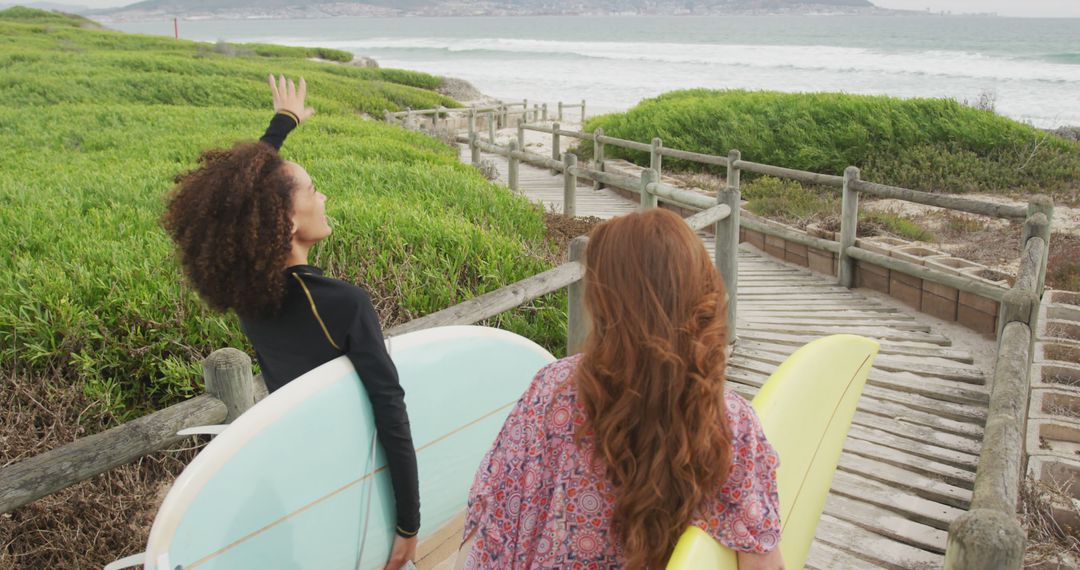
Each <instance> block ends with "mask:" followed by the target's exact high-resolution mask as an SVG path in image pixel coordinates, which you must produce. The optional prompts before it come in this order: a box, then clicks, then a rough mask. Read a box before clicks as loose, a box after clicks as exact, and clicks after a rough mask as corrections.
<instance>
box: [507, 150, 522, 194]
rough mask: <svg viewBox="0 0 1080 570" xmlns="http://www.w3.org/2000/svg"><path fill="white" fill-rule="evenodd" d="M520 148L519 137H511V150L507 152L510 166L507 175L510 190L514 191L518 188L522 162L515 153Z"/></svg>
mask: <svg viewBox="0 0 1080 570" xmlns="http://www.w3.org/2000/svg"><path fill="white" fill-rule="evenodd" d="M519 148H520V146H519V145H518V142H517V139H510V152H508V153H507V164H508V166H507V171H506V177H507V183H508V184H509V186H510V190H512V191H514V192H517V190H518V163H520V162H521V161H520V159H518V157H516V156H514V153H515V152H517V151H518V149H519Z"/></svg>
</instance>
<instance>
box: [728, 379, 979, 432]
mask: <svg viewBox="0 0 1080 570" xmlns="http://www.w3.org/2000/svg"><path fill="white" fill-rule="evenodd" d="M726 376H727V378H728V380H730V381H732V382H734V383H741V384H745V385H748V386H751V388H752V389H753V390H754V393H756V391H757V389H758V386H760V385H761V384H762V383H764V382H765V379H766V378H767V377H766V376H765V375H761V374H759V372H753V371H747V370H739V369H734V368H729V369H728V370H727V372H726ZM860 413H869V415H873V416H877V417H879V418H881V420H880V423H879V424H874V426H876V428H878V429H883V430H885V431H889V432H893V433H895V431H897V430H899V431H901V435H904V434H905V433H906V432H904V430H906V429H907V428H906V426H905V424H910V425H913V426H915V429H917V430H927V429H929V430H933V431H934V432H935V433H942V434H945V435H950V436H954V437H964V438H970V439H972V440H973V442H977V440H978V439H980V438H981V437H982V435H983V428H982V426H981V425H978V424H974V423H970V422H958V421H956V420H950V419H948V418H942V417H940V416H937V415H936V413H928V412H924V411H919V410H915V409H910V408H907V407H905V406H902V405H899V404H893V403H890V402H881V401H877V399H874V398H862V399H860V401H859V412H856V413H855V417H856V418H859V415H860ZM881 425H888V426H890V428H882V426H881Z"/></svg>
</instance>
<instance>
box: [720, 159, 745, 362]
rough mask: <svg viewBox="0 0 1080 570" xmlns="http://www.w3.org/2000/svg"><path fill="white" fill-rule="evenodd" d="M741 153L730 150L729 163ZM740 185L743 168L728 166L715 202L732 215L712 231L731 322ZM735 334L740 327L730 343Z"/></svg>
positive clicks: (735, 316) (736, 276)
mask: <svg viewBox="0 0 1080 570" xmlns="http://www.w3.org/2000/svg"><path fill="white" fill-rule="evenodd" d="M741 156H742V154H741V153H740V152H739V151H738V150H731V151H730V152H728V156H727V160H728V164H729V165H734V164H735V163H737V162H738V161H739V158H740V157H741ZM741 186H742V171H740V170H739V168H738V167H736V166H729V167H728V169H727V184H725V185H724V188H723V189H722V190H720V191H719V192H717V194H716V203H717V204H724V205H726V206H727V207H728V208H729V209H730V210H731V215H730V216H728V217H727V218H726V219H725V220H723V221H721V222H719V223H717V224H716V228H714V231H713V234H714V237H713V240H714V241H713V244H714V251H713V255H714V257H715V263H716V269H717V270H718V271H719V272H720V277H721V278H722V279H723V280H724V288H725V289H726V290H727V295H728V308H727V318H728V323H737V322H738V305H739V230H740V228H741V227H742V226H741V224H742V218H741V217H740V212H741V210H742V208H741V204H742V197H741V194H740V188H741ZM736 333H737V329H736V330H733V331H732V334H731V335H730V338H729V341H730V342H732V343H735V342H736V341H737V334H736Z"/></svg>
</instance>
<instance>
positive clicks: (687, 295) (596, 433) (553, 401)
mask: <svg viewBox="0 0 1080 570" xmlns="http://www.w3.org/2000/svg"><path fill="white" fill-rule="evenodd" d="M585 304H586V307H587V309H588V311H589V314H590V317H591V327H592V328H591V332H590V334H589V337H588V339H587V340H586V342H585V346H584V349H583V352H582V353H581V354H579V355H575V356H571V357H569V358H565V359H562V360H559V361H557V362H555V363H553V364H551V365H549V366H547V367H545V368H544V369H542V370H541V371H540V372H539V373H538V374H537V375H536V377H535V378H534V379H533V382H532V385H531V386H530V387H529V389H528V390H527V391H526V393H525V395H524V396H523V397H522V398H521V400H520V401H518V403H517V406H516V407H515V408H514V410H513V411H512V412H511V413H510V416H509V418H507V420H506V424H505V425H504V426H503V429H502V431H501V432H500V433H499V436H498V438H497V439H496V440H495V444H494V446H493V447H492V449H491V450H490V451H489V452H488V454H487V456H486V457H485V458H484V460H483V462H482V463H481V465H480V468H479V469H478V471H477V473H476V479H475V481H474V483H473V487H472V490H471V492H470V496H469V508H468V515H467V518H466V524H465V538H466V545H465V547H464V548H463V550H462V552H461V553H460V555H459V561H458V567H459V568H462V567H464V568H469V569H498V570H510V569H521V570H524V569H532V568H560V569H562V568H565V569H571V568H589V569H594V568H635V569H636V568H649V569H657V568H663V566H664V565H665V563H666V561H667V559H668V558H669V557H670V556H671V552H672V550H673V549H674V547H675V543H676V542H677V540H678V538H679V535H680V534H682V532H683V531H684V530H685V529H686V528H687V527H688V526H689V525H696V526H699V527H701V528H702V529H704V530H705V531H706V532H708V533H709V534H710V535H712V536H713V537H714V538H716V539H717V540H718V541H720V542H721V543H722V544H724V545H726V546H728V547H730V548H732V549H734V550H736V551H737V552H738V559H739V567H740V569H742V570H749V569H755V570H758V569H764V570H780V569H782V568H783V561H782V560H781V556H780V551H779V548H778V546H779V542H780V520H779V504H778V498H777V493H776V467H777V465H778V458H777V455H776V452H775V451H774V450H773V448H772V447H771V446H770V445H769V443H768V441H766V439H765V435H764V433H762V430H761V425H760V423H759V422H758V419H757V416H756V415H755V414H754V411H753V409H752V408H751V407H750V405H749V404H748V403H747V402H746V400H744V399H743V398H741V397H739V396H738V395H736V394H734V393H732V392H728V391H725V389H724V367H725V364H726V352H725V349H726V347H727V346H728V342H727V340H728V325H727V323H726V318H725V315H726V314H727V313H726V311H727V309H726V293H725V291H724V286H723V282H722V281H721V280H720V277H719V275H718V273H717V272H716V269H715V268H714V267H713V265H712V263H711V262H710V260H709V256H708V254H707V253H706V252H705V248H704V247H703V246H702V244H701V241H700V239H699V238H698V237H697V236H696V235H694V233H693V232H692V231H691V230H690V229H689V227H688V226H687V225H686V224H685V223H684V222H683V221H682V220H681V219H680V218H679V217H678V216H676V215H675V214H673V213H671V212H669V211H666V210H661V209H653V210H649V211H647V212H645V213H635V214H630V215H627V216H623V217H620V218H616V219H613V220H610V221H608V222H605V223H604V224H601V225H600V226H598V227H597V228H596V229H595V230H593V232H592V236H591V238H590V241H589V245H588V249H587V252H586V274H585Z"/></svg>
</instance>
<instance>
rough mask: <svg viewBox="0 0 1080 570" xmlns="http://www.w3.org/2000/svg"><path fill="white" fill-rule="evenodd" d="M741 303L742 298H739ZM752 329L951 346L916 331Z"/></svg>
mask: <svg viewBox="0 0 1080 570" xmlns="http://www.w3.org/2000/svg"><path fill="white" fill-rule="evenodd" d="M739 301H740V302H742V297H739ZM754 328H755V329H757V330H760V331H762V332H778V333H785V334H804V335H807V334H808V335H815V336H828V335H833V334H857V335H860V336H865V337H867V338H872V339H880V340H887V341H902V342H918V343H923V344H933V345H937V346H951V345H952V340H951V339H949V338H948V337H946V336H943V335H940V334H937V333H924V332H918V331H902V330H895V329H890V328H886V327H860V326H844V325H839V324H821V325H782V324H768V323H757V324H755V325H754Z"/></svg>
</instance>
